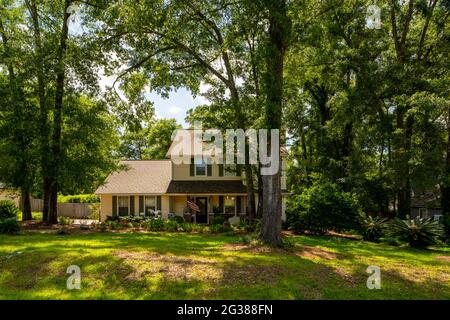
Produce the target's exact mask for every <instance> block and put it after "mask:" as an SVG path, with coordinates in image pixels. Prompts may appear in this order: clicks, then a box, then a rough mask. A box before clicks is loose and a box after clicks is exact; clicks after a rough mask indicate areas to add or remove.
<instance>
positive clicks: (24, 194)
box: [20, 187, 32, 221]
mask: <svg viewBox="0 0 450 320" xmlns="http://www.w3.org/2000/svg"><path fill="white" fill-rule="evenodd" d="M20 193H21V194H20V201H21V204H20V206H21V207H22V220H23V221H26V220H31V219H32V216H31V202H30V191H29V190H28V188H24V187H22V188H21V190H20Z"/></svg>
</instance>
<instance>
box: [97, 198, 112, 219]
mask: <svg viewBox="0 0 450 320" xmlns="http://www.w3.org/2000/svg"><path fill="white" fill-rule="evenodd" d="M107 216H112V195H109V194H104V195H101V196H100V220H101V221H105V220H106V217H107Z"/></svg>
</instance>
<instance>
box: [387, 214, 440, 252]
mask: <svg viewBox="0 0 450 320" xmlns="http://www.w3.org/2000/svg"><path fill="white" fill-rule="evenodd" d="M386 235H387V236H390V237H398V238H399V239H400V240H404V241H407V242H408V243H409V245H410V246H411V247H426V246H428V245H432V244H435V243H437V241H438V239H439V238H440V237H443V236H444V228H443V227H442V226H441V225H440V224H439V222H438V221H435V220H433V219H432V218H430V219H422V218H418V217H417V218H415V219H412V220H400V219H394V220H392V221H390V222H389V223H388V224H387V225H386Z"/></svg>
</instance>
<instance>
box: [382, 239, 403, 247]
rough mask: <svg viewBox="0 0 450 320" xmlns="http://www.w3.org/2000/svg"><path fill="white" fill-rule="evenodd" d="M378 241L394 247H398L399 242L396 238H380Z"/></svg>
mask: <svg viewBox="0 0 450 320" xmlns="http://www.w3.org/2000/svg"><path fill="white" fill-rule="evenodd" d="M380 241H381V242H382V243H386V244H387V245H390V246H394V247H398V246H399V245H400V244H401V242H400V241H398V240H397V239H396V238H381V239H380Z"/></svg>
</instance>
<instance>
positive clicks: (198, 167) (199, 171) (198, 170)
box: [195, 160, 206, 177]
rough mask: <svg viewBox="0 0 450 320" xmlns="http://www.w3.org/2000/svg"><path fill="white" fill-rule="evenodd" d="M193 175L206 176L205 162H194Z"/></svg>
mask: <svg viewBox="0 0 450 320" xmlns="http://www.w3.org/2000/svg"><path fill="white" fill-rule="evenodd" d="M195 176H196V177H206V162H205V161H204V160H201V161H200V162H196V163H195Z"/></svg>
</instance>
